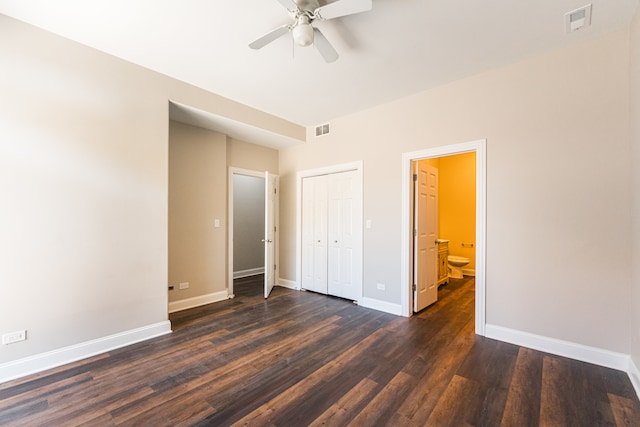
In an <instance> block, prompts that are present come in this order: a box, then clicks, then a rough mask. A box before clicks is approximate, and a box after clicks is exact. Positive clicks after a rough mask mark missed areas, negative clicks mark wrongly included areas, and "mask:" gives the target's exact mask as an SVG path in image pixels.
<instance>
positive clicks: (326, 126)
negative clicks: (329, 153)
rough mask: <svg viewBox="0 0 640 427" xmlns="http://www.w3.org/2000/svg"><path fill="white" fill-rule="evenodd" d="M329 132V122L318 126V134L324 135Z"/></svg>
mask: <svg viewBox="0 0 640 427" xmlns="http://www.w3.org/2000/svg"><path fill="white" fill-rule="evenodd" d="M328 133H329V123H325V124H323V125H320V126H316V136H322V135H326V134H328Z"/></svg>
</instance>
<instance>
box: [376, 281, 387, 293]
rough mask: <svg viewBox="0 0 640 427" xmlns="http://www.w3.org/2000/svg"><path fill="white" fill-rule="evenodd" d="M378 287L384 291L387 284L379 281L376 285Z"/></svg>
mask: <svg viewBox="0 0 640 427" xmlns="http://www.w3.org/2000/svg"><path fill="white" fill-rule="evenodd" d="M376 288H378V290H380V291H384V290H385V288H386V286H385V285H384V283H378V284H377V285H376Z"/></svg>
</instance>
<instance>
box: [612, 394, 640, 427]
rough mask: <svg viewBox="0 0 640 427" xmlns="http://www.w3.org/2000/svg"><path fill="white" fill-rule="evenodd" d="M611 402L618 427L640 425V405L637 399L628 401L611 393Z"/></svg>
mask: <svg viewBox="0 0 640 427" xmlns="http://www.w3.org/2000/svg"><path fill="white" fill-rule="evenodd" d="M609 401H610V402H611V410H612V411H613V416H614V418H615V421H616V422H615V424H616V425H617V426H625V427H627V426H628V427H631V426H634V427H637V426H639V425H640V404H639V403H638V400H637V399H628V398H626V397H622V396H618V395H616V394H611V393H610V394H609Z"/></svg>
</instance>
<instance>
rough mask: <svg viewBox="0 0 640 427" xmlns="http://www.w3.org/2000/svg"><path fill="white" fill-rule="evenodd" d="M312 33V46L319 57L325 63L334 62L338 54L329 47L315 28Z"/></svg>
mask: <svg viewBox="0 0 640 427" xmlns="http://www.w3.org/2000/svg"><path fill="white" fill-rule="evenodd" d="M313 33H314V35H313V45H314V46H315V47H316V49H318V52H320V55H322V57H323V58H324V60H325V61H326V62H335V61H336V60H337V59H338V52H336V50H335V49H334V48H333V46H331V43H329V40H327V38H326V37H325V36H324V34H322V33H321V32H320V30H319V29H317V28H314V29H313Z"/></svg>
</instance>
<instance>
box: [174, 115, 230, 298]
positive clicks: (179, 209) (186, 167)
mask: <svg viewBox="0 0 640 427" xmlns="http://www.w3.org/2000/svg"><path fill="white" fill-rule="evenodd" d="M226 145H227V141H226V136H225V135H223V134H221V133H217V132H213V131H210V130H206V129H201V128H197V127H193V126H187V125H184V124H182V123H177V122H174V121H171V123H170V126H169V285H173V286H174V289H173V290H172V291H170V292H169V301H170V302H172V301H178V300H183V299H186V298H192V297H196V296H202V295H207V294H211V293H214V292H219V291H224V290H225V289H226V267H227V265H226V262H225V261H226V256H225V254H226V244H227V240H226V231H225V230H226V227H225V224H226V222H227V158H226ZM216 219H218V220H219V221H220V227H218V228H216V227H214V221H215V220H216ZM181 282H189V288H188V289H184V290H180V289H179V286H178V285H179V283H181Z"/></svg>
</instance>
